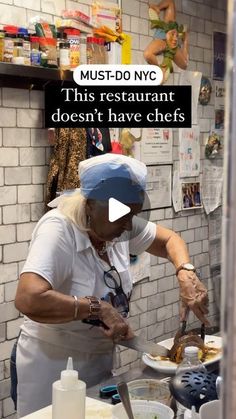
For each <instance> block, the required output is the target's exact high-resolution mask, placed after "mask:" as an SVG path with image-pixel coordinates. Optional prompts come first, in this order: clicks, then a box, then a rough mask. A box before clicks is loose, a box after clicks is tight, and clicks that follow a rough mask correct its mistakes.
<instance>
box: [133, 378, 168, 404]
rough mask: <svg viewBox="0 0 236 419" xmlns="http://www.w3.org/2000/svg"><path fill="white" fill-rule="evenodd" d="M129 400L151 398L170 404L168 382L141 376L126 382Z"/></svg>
mask: <svg viewBox="0 0 236 419" xmlns="http://www.w3.org/2000/svg"><path fill="white" fill-rule="evenodd" d="M127 385H128V390H129V397H130V399H131V400H153V401H156V402H160V403H163V404H166V405H167V406H170V402H171V394H170V390H169V384H168V383H167V382H165V381H162V380H154V379H150V378H143V379H140V380H133V381H129V382H128V383H127Z"/></svg>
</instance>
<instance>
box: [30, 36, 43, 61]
mask: <svg viewBox="0 0 236 419" xmlns="http://www.w3.org/2000/svg"><path fill="white" fill-rule="evenodd" d="M30 43H31V52H30V62H31V65H33V66H39V65H40V62H41V58H40V57H41V53H40V51H39V37H38V36H31V37H30Z"/></svg>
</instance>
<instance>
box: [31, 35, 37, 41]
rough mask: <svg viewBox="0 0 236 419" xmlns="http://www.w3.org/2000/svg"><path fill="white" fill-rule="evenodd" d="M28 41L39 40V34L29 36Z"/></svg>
mask: <svg viewBox="0 0 236 419" xmlns="http://www.w3.org/2000/svg"><path fill="white" fill-rule="evenodd" d="M30 41H31V42H39V36H31V37H30Z"/></svg>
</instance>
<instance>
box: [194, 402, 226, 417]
mask: <svg viewBox="0 0 236 419" xmlns="http://www.w3.org/2000/svg"><path fill="white" fill-rule="evenodd" d="M220 412H221V401H220V400H213V401H212V402H208V403H205V404H203V405H202V406H201V407H200V410H199V417H200V419H220V417H221V416H220Z"/></svg>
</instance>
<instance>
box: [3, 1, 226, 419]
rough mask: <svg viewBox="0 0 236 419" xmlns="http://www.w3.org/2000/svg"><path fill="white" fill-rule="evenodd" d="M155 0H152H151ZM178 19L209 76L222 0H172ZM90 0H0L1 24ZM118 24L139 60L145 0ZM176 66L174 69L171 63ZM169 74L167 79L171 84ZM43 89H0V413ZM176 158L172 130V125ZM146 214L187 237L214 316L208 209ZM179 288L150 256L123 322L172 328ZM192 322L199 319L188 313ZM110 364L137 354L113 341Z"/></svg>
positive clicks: (130, 4) (207, 113)
mask: <svg viewBox="0 0 236 419" xmlns="http://www.w3.org/2000/svg"><path fill="white" fill-rule="evenodd" d="M114 3H115V0H114ZM156 3H157V1H156ZM175 3H176V7H177V20H178V22H180V23H184V24H187V25H188V28H189V30H190V62H189V67H188V68H189V70H194V71H196V70H198V71H202V72H203V73H204V75H205V76H208V77H210V78H211V65H212V50H211V48H212V32H213V30H219V31H224V32H225V30H226V7H225V3H226V2H224V1H223V2H222V1H220V0H219V1H214V2H213V1H212V0H193V1H190V0H176V1H175ZM91 4H92V0H83V1H81V2H77V1H70V0H50V1H49V0H0V24H1V25H3V24H15V25H18V26H27V24H28V21H29V19H30V18H32V17H34V16H35V15H40V16H42V17H44V18H46V19H48V21H49V22H53V21H54V19H55V17H56V16H59V15H60V12H61V10H62V9H64V8H65V7H67V8H72V9H76V8H77V7H78V6H79V7H80V10H82V11H83V12H85V13H88V11H89V7H90V5H91ZM123 30H124V31H125V32H126V33H129V34H130V35H132V61H133V63H134V64H144V63H145V61H144V58H143V50H144V48H145V47H146V46H147V44H148V43H149V42H150V40H151V39H152V34H153V31H152V30H151V29H150V24H149V20H148V0H123ZM176 70H177V69H176ZM173 80H174V78H171V79H170V84H171V83H172V81H173ZM43 108H44V95H43V92H39V91H30V92H29V91H28V90H21V89H13V88H2V89H0V418H2V417H3V418H8V419H10V418H12V419H13V418H15V417H16V415H15V413H14V408H13V404H12V401H11V399H10V397H9V394H10V380H9V357H10V352H11V349H12V346H13V344H14V342H15V340H16V338H17V336H18V333H19V327H20V325H21V323H22V317H21V316H20V315H19V313H18V311H17V310H16V309H15V307H14V297H15V291H16V286H17V279H18V276H19V273H20V270H21V269H22V265H23V263H24V259H25V257H26V255H27V251H28V246H29V242H30V237H31V233H32V230H33V228H34V226H35V224H36V222H37V221H38V219H39V218H40V217H41V216H42V215H43V213H44V187H45V182H46V177H47V170H48V160H49V158H50V153H51V148H50V146H49V144H48V141H47V131H46V130H45V129H43ZM198 117H199V126H200V130H201V145H202V147H201V157H202V158H204V145H205V142H206V138H207V133H208V132H209V129H210V127H211V124H212V122H213V118H214V103H213V100H211V102H210V104H209V105H208V106H206V107H201V106H199V109H198ZM173 155H174V160H176V161H177V160H178V132H177V131H175V132H174V153H173ZM151 220H152V221H156V222H159V223H160V224H161V225H164V226H166V227H169V228H173V229H174V230H175V231H176V232H178V233H179V234H180V235H181V236H182V237H183V239H184V240H185V241H186V243H187V244H188V247H189V251H190V255H191V256H192V261H193V263H194V264H195V265H196V267H197V268H200V269H201V274H202V278H203V280H204V282H205V283H206V284H207V285H208V288H209V297H210V320H211V323H212V324H216V322H217V311H216V306H215V304H214V289H213V284H212V280H211V279H210V269H209V254H208V250H209V233H208V217H207V216H206V215H205V213H204V212H203V210H202V209H199V210H196V211H186V212H182V213H178V214H175V213H174V211H173V209H172V208H167V209H165V210H164V209H159V210H154V211H152V213H151ZM178 313H179V291H178V284H177V280H176V278H175V275H174V268H173V266H172V265H171V264H170V263H169V262H166V260H165V259H162V258H157V257H154V256H153V257H151V276H150V278H146V279H144V280H142V281H141V282H140V283H138V284H136V285H135V287H134V291H133V294H132V301H131V317H130V322H131V325H132V327H133V328H134V330H136V331H137V332H138V333H142V334H143V335H145V336H146V337H147V338H148V339H154V340H155V341H158V340H162V339H165V338H168V337H171V336H173V334H174V333H175V331H176V330H177V329H178V327H179V317H178ZM190 320H191V322H192V324H193V325H194V326H195V325H196V324H198V323H197V322H196V318H194V316H193V315H191V316H190ZM116 358H117V359H116V361H117V362H116V368H117V372H124V371H127V370H128V369H129V368H130V367H136V366H138V365H139V363H140V354H137V353H136V352H134V351H131V350H127V349H124V348H122V347H118V348H117V357H116Z"/></svg>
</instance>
